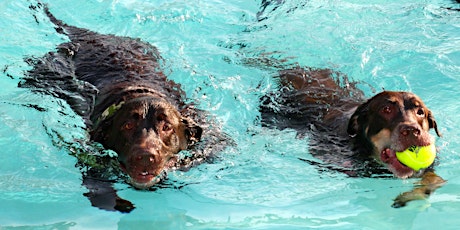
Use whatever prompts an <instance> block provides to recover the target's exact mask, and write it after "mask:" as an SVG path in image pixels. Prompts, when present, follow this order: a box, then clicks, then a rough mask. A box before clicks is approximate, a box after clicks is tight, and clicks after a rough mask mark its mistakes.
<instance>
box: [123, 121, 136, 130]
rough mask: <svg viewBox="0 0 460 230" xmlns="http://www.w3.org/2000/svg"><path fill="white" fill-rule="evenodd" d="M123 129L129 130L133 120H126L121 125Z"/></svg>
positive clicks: (132, 125)
mask: <svg viewBox="0 0 460 230" xmlns="http://www.w3.org/2000/svg"><path fill="white" fill-rule="evenodd" d="M122 128H123V129H124V130H131V129H133V128H134V122H132V121H127V122H126V123H125V124H123V127H122Z"/></svg>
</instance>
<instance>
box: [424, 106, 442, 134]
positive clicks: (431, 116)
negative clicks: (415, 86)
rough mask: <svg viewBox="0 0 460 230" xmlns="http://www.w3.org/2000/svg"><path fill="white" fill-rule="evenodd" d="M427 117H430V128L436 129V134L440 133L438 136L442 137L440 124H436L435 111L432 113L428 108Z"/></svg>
mask: <svg viewBox="0 0 460 230" xmlns="http://www.w3.org/2000/svg"><path fill="white" fill-rule="evenodd" d="M427 118H428V125H429V127H430V129H434V131H435V132H436V135H438V137H442V134H441V133H440V132H439V130H438V125H437V124H436V120H435V119H434V116H433V113H431V111H430V110H428V117H427Z"/></svg>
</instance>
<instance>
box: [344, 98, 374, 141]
mask: <svg viewBox="0 0 460 230" xmlns="http://www.w3.org/2000/svg"><path fill="white" fill-rule="evenodd" d="M368 111H369V101H368V102H366V103H364V104H361V105H360V106H358V108H356V110H355V112H354V113H353V115H351V117H350V120H348V128H347V133H348V134H349V135H351V136H354V135H357V134H358V132H359V130H360V129H361V121H362V120H365V119H366V117H367V112H368Z"/></svg>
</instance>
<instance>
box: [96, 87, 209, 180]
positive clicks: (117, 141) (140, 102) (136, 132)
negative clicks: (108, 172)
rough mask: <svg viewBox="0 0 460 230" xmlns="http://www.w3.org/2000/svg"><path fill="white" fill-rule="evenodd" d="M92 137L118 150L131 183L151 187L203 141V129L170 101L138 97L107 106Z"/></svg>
mask: <svg viewBox="0 0 460 230" xmlns="http://www.w3.org/2000/svg"><path fill="white" fill-rule="evenodd" d="M102 117H103V120H102V121H101V122H99V124H97V127H95V129H94V131H93V132H92V137H93V139H94V140H95V141H98V142H100V143H102V144H103V145H104V147H106V148H110V149H112V150H114V151H116V152H117V154H118V160H119V162H120V165H121V168H122V169H123V171H125V172H126V174H127V175H128V176H129V181H128V182H129V183H130V184H132V185H133V186H134V187H136V188H138V189H147V188H149V187H151V186H153V185H154V184H156V183H157V182H159V181H160V179H161V175H162V173H163V172H164V171H165V170H166V169H167V168H168V167H171V166H172V165H173V164H174V163H175V161H176V160H177V159H176V157H177V155H176V154H177V153H178V152H179V151H181V150H185V149H187V148H188V147H189V146H190V145H192V144H193V143H195V142H196V141H199V139H200V138H201V134H202V129H201V128H200V127H198V126H197V125H196V124H195V122H194V121H192V120H191V119H190V118H187V117H183V116H182V115H181V114H180V113H179V111H177V109H176V108H174V107H173V106H172V105H171V104H170V103H168V102H167V101H166V100H164V99H162V98H158V97H153V96H144V97H139V98H134V99H131V100H129V101H126V102H121V103H119V104H117V105H112V106H111V107H109V108H107V109H106V111H104V113H103V114H102Z"/></svg>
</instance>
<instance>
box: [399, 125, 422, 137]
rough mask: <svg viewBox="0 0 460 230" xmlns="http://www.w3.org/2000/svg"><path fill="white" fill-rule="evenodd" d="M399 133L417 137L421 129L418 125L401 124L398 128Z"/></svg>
mask: <svg viewBox="0 0 460 230" xmlns="http://www.w3.org/2000/svg"><path fill="white" fill-rule="evenodd" d="M399 133H400V134H401V135H402V136H405V137H409V136H414V137H418V136H420V133H421V131H420V128H419V127H418V125H401V127H400V129H399Z"/></svg>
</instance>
